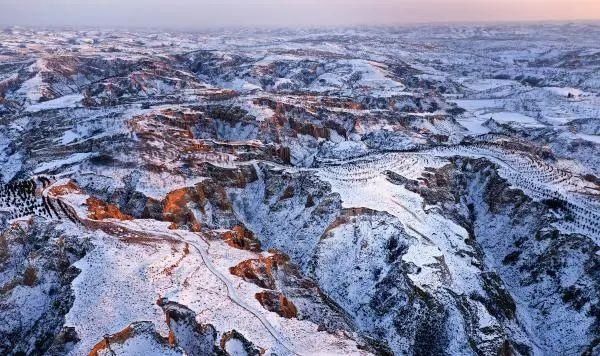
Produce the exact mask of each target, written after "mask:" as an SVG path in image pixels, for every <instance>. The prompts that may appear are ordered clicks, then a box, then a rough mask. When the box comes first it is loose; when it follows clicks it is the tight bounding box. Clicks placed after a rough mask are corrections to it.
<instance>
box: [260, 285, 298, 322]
mask: <svg viewBox="0 0 600 356" xmlns="http://www.w3.org/2000/svg"><path fill="white" fill-rule="evenodd" d="M255 297H256V300H258V302H259V303H260V304H261V305H262V306H263V307H264V308H265V309H267V310H268V311H271V312H275V313H277V314H279V315H280V316H282V317H284V318H288V319H290V318H296V317H297V316H298V309H296V306H295V305H294V303H292V302H291V301H290V300H289V299H287V298H286V297H285V295H283V294H282V293H279V292H274V291H262V292H259V293H256V295H255Z"/></svg>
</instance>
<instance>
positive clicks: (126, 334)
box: [89, 326, 134, 356]
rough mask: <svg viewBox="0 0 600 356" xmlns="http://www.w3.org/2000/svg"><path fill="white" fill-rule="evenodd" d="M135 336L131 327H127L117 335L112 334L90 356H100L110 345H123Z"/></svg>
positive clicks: (97, 345)
mask: <svg viewBox="0 0 600 356" xmlns="http://www.w3.org/2000/svg"><path fill="white" fill-rule="evenodd" d="M133 336H134V330H133V328H132V327H131V326H128V327H126V328H125V329H123V330H121V331H119V332H118V333H116V334H112V335H110V336H107V337H105V338H104V339H103V340H102V341H100V342H99V343H97V344H96V345H94V347H93V348H92V351H90V353H89V356H98V353H99V352H100V351H102V350H106V349H108V348H109V346H110V345H109V344H110V343H117V344H123V343H124V342H125V341H127V340H128V339H129V338H131V337H133Z"/></svg>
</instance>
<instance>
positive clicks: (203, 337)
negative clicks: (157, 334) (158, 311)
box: [157, 300, 219, 355]
mask: <svg viewBox="0 0 600 356" xmlns="http://www.w3.org/2000/svg"><path fill="white" fill-rule="evenodd" d="M157 304H158V305H159V306H160V307H161V308H162V310H163V311H164V312H165V316H166V318H167V326H168V327H169V344H171V345H178V346H179V347H181V348H182V349H183V350H184V351H185V353H186V354H187V355H218V354H219V350H218V347H217V345H215V342H216V340H217V331H216V330H215V327H214V326H212V325H203V324H198V322H197V321H196V313H194V312H193V311H192V310H190V309H189V308H187V307H185V306H183V305H179V304H177V303H173V302H169V301H164V300H159V301H158V303H157Z"/></svg>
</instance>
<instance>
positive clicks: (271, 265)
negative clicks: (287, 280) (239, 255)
mask: <svg viewBox="0 0 600 356" xmlns="http://www.w3.org/2000/svg"><path fill="white" fill-rule="evenodd" d="M288 262H289V258H288V257H287V256H285V255H283V254H280V253H275V254H273V255H271V256H269V257H260V258H258V259H251V260H246V261H242V262H240V263H239V264H237V265H236V266H234V267H231V268H229V272H230V273H231V274H233V275H234V276H238V277H241V278H243V279H244V280H246V281H249V282H252V283H254V284H256V285H257V286H259V287H261V288H267V289H275V287H276V285H275V276H274V274H275V273H276V272H277V269H278V268H279V267H280V266H283V265H285V264H287V263H288Z"/></svg>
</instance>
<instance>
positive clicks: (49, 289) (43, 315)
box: [0, 218, 90, 355]
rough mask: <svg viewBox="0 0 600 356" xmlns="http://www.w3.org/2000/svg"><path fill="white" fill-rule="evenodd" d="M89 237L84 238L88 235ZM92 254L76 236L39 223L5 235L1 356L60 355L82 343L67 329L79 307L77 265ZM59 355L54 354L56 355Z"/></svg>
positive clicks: (0, 242) (0, 250)
mask: <svg viewBox="0 0 600 356" xmlns="http://www.w3.org/2000/svg"><path fill="white" fill-rule="evenodd" d="M83 236H84V235H83ZM88 248H90V247H89V245H88V243H87V242H86V239H85V237H82V235H79V233H78V232H77V231H76V230H73V231H70V232H68V233H65V232H64V231H62V229H60V228H59V227H58V226H57V225H56V223H53V222H45V221H43V220H42V219H40V218H33V219H32V220H31V221H30V222H28V223H15V224H13V225H11V226H10V227H8V228H6V229H4V230H3V232H2V234H1V235H0V272H1V273H0V274H1V275H2V277H1V278H0V283H1V286H0V309H2V311H3V312H2V313H0V321H1V323H2V327H1V328H0V353H2V354H5V355H18V354H27V355H43V354H50V355H52V354H60V352H59V351H58V350H61V349H63V348H68V347H69V345H68V344H70V343H76V342H77V340H78V339H77V335H76V333H74V331H73V330H68V329H63V324H64V320H65V318H64V316H65V314H66V313H67V312H68V311H69V309H70V308H71V305H72V304H73V294H72V290H71V282H72V281H73V279H74V278H75V277H76V276H77V274H78V273H79V272H78V270H77V269H76V268H75V267H73V263H74V262H75V261H77V260H79V259H80V258H82V257H83V256H84V255H85V253H86V250H87V249H88ZM52 350H54V351H52Z"/></svg>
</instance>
